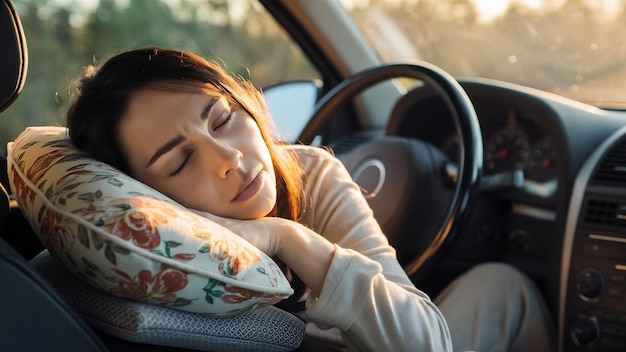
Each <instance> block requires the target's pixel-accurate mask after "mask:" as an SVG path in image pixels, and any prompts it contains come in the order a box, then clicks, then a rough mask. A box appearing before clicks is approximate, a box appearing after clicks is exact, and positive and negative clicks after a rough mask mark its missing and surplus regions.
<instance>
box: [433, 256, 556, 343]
mask: <svg viewBox="0 0 626 352" xmlns="http://www.w3.org/2000/svg"><path fill="white" fill-rule="evenodd" d="M435 303H436V304H437V306H438V307H439V309H440V310H441V312H442V313H443V315H444V316H445V318H446V321H447V323H448V327H449V328H450V333H451V334H452V344H453V346H454V350H455V351H477V352H491V351H494V352H504V351H511V352H517V351H520V352H522V351H523V352H529V351H532V352H541V351H547V352H551V351H555V349H556V342H555V336H556V333H555V331H554V330H555V328H554V325H553V323H552V320H551V318H550V315H549V313H548V310H547V307H546V304H545V302H544V300H543V298H542V296H541V295H540V293H539V291H538V289H537V287H536V286H535V285H534V283H533V282H532V281H531V280H530V279H529V278H528V277H526V276H525V275H524V274H522V273H521V272H520V271H518V270H517V269H515V268H513V267H511V266H509V265H506V264H502V263H488V264H481V265H478V266H476V267H474V268H472V269H471V270H469V271H468V272H467V273H465V274H463V275H461V276H460V277H459V278H457V279H456V280H455V281H453V282H452V283H451V284H450V285H449V286H448V287H446V289H445V290H444V291H443V292H442V293H441V294H440V295H439V296H438V297H437V298H436V299H435Z"/></svg>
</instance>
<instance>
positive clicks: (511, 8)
mask: <svg viewBox="0 0 626 352" xmlns="http://www.w3.org/2000/svg"><path fill="white" fill-rule="evenodd" d="M311 1H319V0H311ZM500 1H501V0H493V1H492V3H491V6H493V5H496V4H497V3H500ZM611 1H612V2H613V3H616V2H615V1H617V3H618V4H620V5H621V6H619V7H618V8H619V12H617V13H609V14H607V7H606V4H608V3H610V2H611ZM611 1H609V0H602V1H600V0H544V1H542V2H539V4H542V6H543V8H542V9H537V8H531V7H530V6H529V5H527V4H530V3H538V2H537V1H532V2H525V1H521V0H510V1H507V4H509V5H508V6H507V7H506V8H505V11H504V12H502V13H500V14H499V15H498V16H497V17H494V18H491V19H489V20H488V21H485V20H484V19H483V18H481V13H480V11H479V8H478V7H477V4H478V0H342V2H344V3H345V4H346V5H348V4H350V6H348V8H349V10H350V12H351V13H352V15H353V16H354V17H355V19H356V21H357V22H358V23H359V24H360V25H361V27H362V29H363V31H364V33H365V34H366V35H367V36H368V37H369V38H370V39H371V40H372V41H373V42H374V43H375V44H374V45H375V46H377V49H378V51H379V52H380V53H381V56H383V58H384V59H386V60H399V59H406V58H407V57H409V58H412V59H415V58H417V59H421V60H425V61H430V62H433V63H435V64H436V65H438V66H440V67H442V68H443V69H445V70H446V71H448V72H450V73H451V74H453V75H455V76H480V77H487V78H498V79H501V80H506V81H509V82H512V83H518V84H523V85H528V86H532V87H535V88H539V89H543V90H546V91H551V92H555V93H558V94H562V95H564V96H567V97H571V98H574V99H578V100H582V101H588V102H592V103H596V104H599V105H602V104H605V105H610V106H614V107H615V106H618V105H617V104H618V103H621V104H624V101H626V99H625V98H626V97H624V86H625V83H624V82H626V5H623V4H622V3H623V2H624V1H623V0H611ZM620 1H621V2H622V3H620ZM13 2H14V4H15V6H16V9H17V11H18V13H19V14H20V17H21V19H22V23H23V26H24V28H25V31H26V37H27V41H28V49H29V60H30V63H29V71H28V76H27V82H26V86H25V88H24V91H23V93H22V94H21V96H20V97H19V99H17V101H16V102H15V103H14V104H13V106H12V107H10V108H9V110H8V111H7V112H6V113H5V114H3V117H4V118H3V119H0V148H1V150H2V151H4V149H5V146H6V142H7V141H10V140H13V139H14V138H15V137H16V136H17V135H18V134H19V133H20V132H21V131H22V130H23V129H24V127H25V126H31V125H42V124H46V125H50V124H59V125H63V124H64V116H65V112H66V110H67V108H68V105H69V100H70V99H71V91H70V89H69V87H70V83H71V82H72V81H73V80H75V79H76V78H77V77H78V76H79V74H80V73H81V71H82V68H83V67H85V66H87V65H91V64H94V63H97V62H101V61H103V60H104V59H106V58H107V57H108V56H110V55H112V54H115V53H118V52H120V51H122V50H127V49H131V48H137V47H142V46H146V45H158V46H166V47H173V48H177V49H181V50H190V51H193V52H196V53H199V54H201V55H204V56H207V57H217V58H219V59H221V61H223V63H224V66H225V67H226V69H227V70H228V71H230V72H233V73H234V74H238V75H243V76H245V77H248V78H250V79H251V80H252V81H253V82H254V83H255V84H256V85H257V86H259V87H262V86H264V85H267V84H271V83H276V82H279V81H281V80H287V79H306V78H319V77H318V74H317V73H316V72H315V71H314V70H313V69H312V68H311V64H310V63H309V62H307V61H306V58H304V57H303V55H302V54H301V53H300V50H299V49H298V48H297V47H296V46H294V45H293V44H292V43H291V41H290V40H289V39H288V35H287V34H286V33H284V32H283V31H282V29H281V28H279V27H278V26H277V24H276V23H275V22H274V20H273V19H272V18H270V16H269V15H268V14H267V13H266V12H265V10H264V9H263V8H262V7H261V5H260V4H258V3H257V2H256V0H47V1H45V2H44V1H42V0H13ZM200 5H201V6H200ZM381 8H382V9H384V11H380V9H381ZM614 12H615V11H614ZM394 25H397V26H398V27H399V28H401V30H402V31H403V33H402V32H400V31H397V30H395V26H394ZM394 30H395V31H394ZM380 31H394V32H392V34H394V37H393V38H395V39H396V41H397V43H399V44H400V45H398V46H395V47H391V46H390V45H389V44H390V43H389V39H387V38H385V39H380V38H382V37H381V36H380V34H379V32H380ZM377 38H378V39H377ZM398 48H400V50H398ZM623 106H624V105H621V107H623ZM9 116H10V117H11V118H7V117H9Z"/></svg>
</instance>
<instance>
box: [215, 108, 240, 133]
mask: <svg viewBox="0 0 626 352" xmlns="http://www.w3.org/2000/svg"><path fill="white" fill-rule="evenodd" d="M229 108H230V109H229V112H228V115H226V117H225V118H224V119H223V120H222V121H220V122H219V123H218V125H217V126H215V127H213V131H217V130H218V129H220V128H222V127H223V126H224V125H226V124H227V123H228V122H229V121H230V120H232V118H233V114H234V113H235V109H233V108H232V107H229Z"/></svg>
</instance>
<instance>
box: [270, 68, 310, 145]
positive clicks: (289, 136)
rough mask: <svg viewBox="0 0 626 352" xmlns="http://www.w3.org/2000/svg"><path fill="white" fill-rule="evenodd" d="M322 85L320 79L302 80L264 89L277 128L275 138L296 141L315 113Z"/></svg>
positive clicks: (289, 141) (290, 141)
mask: <svg viewBox="0 0 626 352" xmlns="http://www.w3.org/2000/svg"><path fill="white" fill-rule="evenodd" d="M321 87H322V82H321V81H319V80H300V81H289V82H283V83H278V84H275V85H271V86H268V87H265V88H264V89H263V90H262V91H263V95H264V97H265V101H266V103H267V105H268V108H269V111H270V114H271V116H272V119H273V121H274V125H275V126H276V129H277V135H276V136H275V138H277V139H279V140H284V141H285V142H288V143H294V142H296V138H298V136H299V135H300V133H301V132H302V130H303V129H304V126H306V124H307V122H308V121H309V119H310V118H311V116H312V115H313V112H314V109H315V103H316V102H317V100H318V99H319V97H320V95H321Z"/></svg>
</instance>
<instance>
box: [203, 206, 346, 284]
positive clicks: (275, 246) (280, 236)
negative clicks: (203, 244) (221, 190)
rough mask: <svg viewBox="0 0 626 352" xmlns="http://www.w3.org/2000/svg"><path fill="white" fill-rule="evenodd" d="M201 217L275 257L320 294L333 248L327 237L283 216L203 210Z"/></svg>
mask: <svg viewBox="0 0 626 352" xmlns="http://www.w3.org/2000/svg"><path fill="white" fill-rule="evenodd" d="M203 216H206V217H207V218H209V219H211V220H213V221H215V222H216V223H218V224H220V225H222V226H224V227H226V228H228V229H229V230H231V231H232V232H234V233H235V234H237V235H239V236H241V237H242V238H244V239H246V240H247V241H248V242H250V243H252V244H253V245H254V246H255V247H257V248H259V249H260V250H261V251H263V252H264V253H265V254H267V255H268V256H270V257H274V256H277V257H278V258H279V259H280V260H282V261H283V262H284V263H285V264H286V265H287V266H288V267H289V268H291V270H293V271H294V272H295V273H296V274H297V275H298V276H299V277H300V278H301V279H302V281H303V282H304V283H305V284H306V285H307V286H308V287H309V288H310V289H311V291H313V293H314V294H315V295H316V296H319V294H320V293H321V290H322V286H323V284H324V279H325V278H326V273H327V272H328V268H329V267H330V262H331V260H332V257H333V254H334V251H335V246H334V245H333V244H332V243H331V242H329V241H328V240H327V239H325V238H324V237H322V236H321V235H319V234H317V233H315V232H313V231H312V230H310V229H309V228H307V227H305V226H303V225H301V224H299V223H297V222H295V221H291V220H287V219H283V218H275V217H267V218H260V219H255V220H236V219H228V218H222V217H219V216H215V215H210V214H206V213H203Z"/></svg>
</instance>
